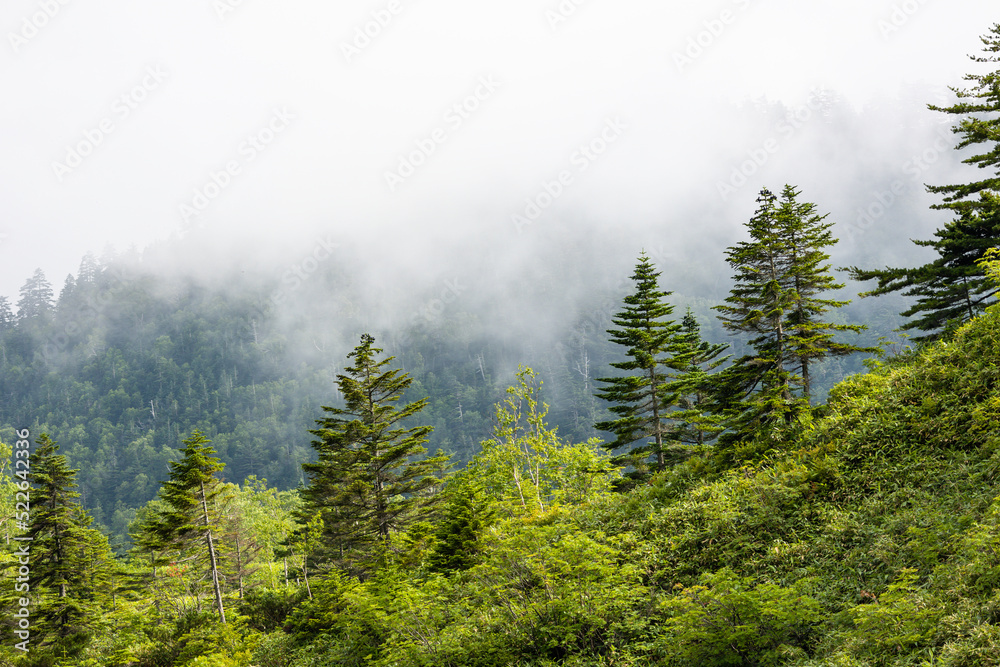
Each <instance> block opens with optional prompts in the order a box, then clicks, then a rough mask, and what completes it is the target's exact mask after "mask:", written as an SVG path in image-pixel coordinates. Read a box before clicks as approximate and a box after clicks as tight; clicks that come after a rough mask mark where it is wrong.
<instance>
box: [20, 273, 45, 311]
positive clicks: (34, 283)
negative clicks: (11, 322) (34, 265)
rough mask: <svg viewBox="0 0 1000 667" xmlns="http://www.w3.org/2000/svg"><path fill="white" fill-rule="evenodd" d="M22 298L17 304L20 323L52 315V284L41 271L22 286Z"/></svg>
mask: <svg viewBox="0 0 1000 667" xmlns="http://www.w3.org/2000/svg"><path fill="white" fill-rule="evenodd" d="M20 294H21V298H20V299H18V302H17V319H18V321H24V320H28V321H30V320H35V319H37V318H39V317H43V316H47V315H50V314H51V313H52V306H53V300H52V284H51V283H49V281H48V280H46V278H45V273H44V272H43V271H42V270H41V269H35V272H34V273H33V274H32V275H31V277H30V278H28V280H27V281H25V283H24V285H22V286H21V292H20Z"/></svg>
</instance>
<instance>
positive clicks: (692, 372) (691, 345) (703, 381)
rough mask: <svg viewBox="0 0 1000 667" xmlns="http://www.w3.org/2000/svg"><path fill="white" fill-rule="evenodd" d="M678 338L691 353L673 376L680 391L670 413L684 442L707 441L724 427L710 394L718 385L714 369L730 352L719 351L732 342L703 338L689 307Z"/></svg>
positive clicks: (704, 442)
mask: <svg viewBox="0 0 1000 667" xmlns="http://www.w3.org/2000/svg"><path fill="white" fill-rule="evenodd" d="M679 341H680V343H681V345H682V347H683V348H684V349H685V350H687V351H688V353H687V354H685V355H683V356H682V358H681V359H680V362H681V365H682V368H681V370H680V372H679V373H677V374H676V375H675V376H674V377H675V381H674V383H673V387H674V388H675V389H676V390H677V393H678V410H677V411H676V412H674V413H672V414H671V418H672V419H674V420H675V421H676V422H677V423H678V435H679V438H680V441H681V442H682V443H685V444H688V445H699V446H700V445H705V444H708V443H710V442H712V441H713V440H714V439H715V438H716V437H717V436H718V435H719V433H720V432H721V431H722V430H723V426H722V419H721V417H720V416H719V415H717V414H714V413H712V411H711V410H712V408H711V406H712V402H711V397H712V392H713V387H714V386H715V374H714V371H715V370H716V369H718V368H719V367H720V366H722V364H724V363H726V361H728V360H729V356H728V355H727V356H724V357H720V356H719V355H721V354H722V353H723V352H724V351H725V350H726V349H728V348H729V345H727V344H725V343H709V342H708V341H705V340H703V339H702V337H701V325H699V324H698V320H697V319H695V316H694V313H692V312H691V309H690V308H688V309H687V312H685V313H684V318H683V319H682V320H681V328H680V333H679Z"/></svg>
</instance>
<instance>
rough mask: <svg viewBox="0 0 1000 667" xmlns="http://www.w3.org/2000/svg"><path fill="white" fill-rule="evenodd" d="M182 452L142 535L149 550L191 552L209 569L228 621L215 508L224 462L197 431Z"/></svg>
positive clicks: (219, 609)
mask: <svg viewBox="0 0 1000 667" xmlns="http://www.w3.org/2000/svg"><path fill="white" fill-rule="evenodd" d="M181 454H182V455H183V456H182V458H181V460H180V461H171V462H170V479H168V480H167V481H165V482H164V483H163V486H162V487H161V488H160V493H159V498H160V499H161V500H162V501H163V503H164V506H163V509H162V510H161V511H160V512H158V513H155V514H153V515H152V516H151V517H149V518H148V520H147V524H146V525H144V526H142V527H141V528H140V530H139V533H140V534H141V535H143V536H144V539H143V542H142V544H143V546H144V548H146V549H148V550H150V551H151V552H153V553H155V552H160V553H161V554H162V552H163V551H165V550H167V549H170V550H173V551H177V552H179V553H181V554H185V555H188V554H190V555H193V557H194V558H195V560H196V561H198V562H200V563H202V564H203V566H204V567H206V568H207V575H208V577H209V581H210V582H211V584H212V593H213V596H214V598H215V608H216V612H217V613H218V615H219V621H220V622H221V623H225V622H226V611H225V606H224V605H223V600H222V587H221V581H220V580H221V575H220V573H219V556H218V545H217V544H216V535H217V534H218V532H219V531H218V528H217V526H216V519H217V513H216V508H215V504H216V502H215V501H216V499H217V498H218V496H219V494H220V492H221V488H220V486H221V483H220V481H219V479H218V478H217V477H216V476H215V474H216V473H217V472H219V471H220V470H222V469H223V467H224V466H223V464H222V462H220V461H219V459H218V458H216V457H215V450H214V449H212V446H211V441H210V440H209V439H208V438H206V437H205V436H204V435H202V433H201V432H200V431H197V430H195V431H194V432H193V433H192V434H191V436H190V437H189V438H188V439H186V440H184V447H183V448H182V449H181Z"/></svg>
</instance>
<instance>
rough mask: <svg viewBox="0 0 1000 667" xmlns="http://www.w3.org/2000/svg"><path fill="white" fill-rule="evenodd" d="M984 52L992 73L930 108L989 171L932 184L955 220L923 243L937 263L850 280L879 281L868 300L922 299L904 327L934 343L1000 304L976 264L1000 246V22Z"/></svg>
mask: <svg viewBox="0 0 1000 667" xmlns="http://www.w3.org/2000/svg"><path fill="white" fill-rule="evenodd" d="M982 42H983V54H982V55H979V56H970V58H971V59H972V60H973V62H976V63H979V64H986V65H993V66H994V69H992V71H988V72H985V73H979V74H968V75H966V76H965V80H966V81H967V82H969V83H970V84H971V85H970V86H969V87H967V88H952V89H951V90H952V92H954V93H955V95H956V97H957V98H958V101H957V102H956V103H955V104H953V105H951V106H947V107H941V106H935V105H928V108H929V109H931V110H932V111H939V112H942V113H946V114H949V115H952V116H956V117H957V118H958V120H957V121H956V124H955V125H954V126H953V127H952V132H953V133H954V134H956V135H958V136H959V137H960V140H959V142H958V145H957V146H956V147H955V148H956V150H961V149H964V148H968V147H976V148H977V150H976V152H975V153H974V154H972V155H970V156H968V157H966V158H965V159H964V160H963V162H964V163H965V164H969V165H974V166H976V167H978V168H979V169H983V170H986V174H987V175H986V176H985V177H983V178H979V179H978V180H974V181H972V182H970V183H961V184H950V185H933V186H928V187H927V190H928V191H929V192H932V193H935V194H939V195H941V196H942V201H941V203H938V204H934V205H933V206H932V207H931V208H934V209H942V210H950V211H953V212H954V214H955V217H954V219H953V220H951V221H950V222H948V223H947V224H946V225H945V226H944V227H943V228H942V229H940V230H938V231H937V232H935V234H934V236H935V237H936V238H935V239H930V240H916V241H914V243H916V244H917V245H919V246H922V247H925V248H932V249H933V250H934V251H935V252H937V254H938V257H937V259H935V260H934V261H932V262H928V263H927V264H924V265H922V266H918V267H913V268H890V267H886V268H884V269H862V268H859V267H856V266H854V267H851V268H850V269H849V270H850V275H851V278H853V279H854V280H858V281H862V282H864V281H869V280H875V281H877V284H876V286H875V287H874V288H872V289H870V290H867V291H865V292H862V293H861V296H863V297H865V296H877V295H881V294H889V293H892V292H902V294H903V295H904V296H910V297H916V300H915V302H914V303H913V305H911V306H910V307H909V308H907V309H906V310H905V311H903V312H902V313H901V314H902V315H903V316H905V317H915V318H916V319H913V320H910V321H909V322H906V323H905V324H904V325H903V326H902V327H901V329H903V330H916V331H920V332H923V334H922V335H921V336H918V337H917V338H916V340H918V341H925V340H933V339H935V338H938V337H940V336H941V335H942V334H943V333H946V332H947V331H948V330H950V329H953V328H954V327H955V326H957V325H958V324H960V323H961V322H964V321H966V320H969V319H971V318H973V317H975V316H976V315H978V314H979V313H981V312H983V310H985V308H986V307H987V306H988V305H990V304H991V303H993V302H994V301H995V296H996V293H997V290H996V287H995V286H994V285H992V284H990V282H989V281H988V280H987V279H986V277H985V276H984V275H983V271H982V269H981V268H980V267H979V266H978V264H977V261H978V260H979V259H981V258H982V257H983V254H984V253H985V252H986V250H987V249H988V248H991V247H993V246H996V245H1000V209H998V203H997V196H998V194H1000V69H996V68H995V65H996V64H997V63H1000V24H994V25H993V27H992V28H991V29H990V31H989V33H987V34H986V35H984V36H983V37H982Z"/></svg>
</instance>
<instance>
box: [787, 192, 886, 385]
mask: <svg viewBox="0 0 1000 667" xmlns="http://www.w3.org/2000/svg"><path fill="white" fill-rule="evenodd" d="M799 194H800V190H798V189H796V188H794V187H792V186H791V185H785V187H784V189H783V190H782V192H781V202H780V205H779V206H778V209H777V210H776V211H775V218H776V221H777V224H778V230H779V233H780V234H781V236H782V237H783V239H784V241H785V243H786V244H787V252H788V267H787V272H788V280H787V282H788V288H789V289H791V290H792V292H791V296H792V305H791V310H790V312H789V313H788V317H787V321H788V347H789V350H790V354H791V356H792V357H793V358H794V364H795V367H796V368H797V370H798V375H799V377H800V378H801V382H802V393H803V395H804V396H805V399H806V401H811V400H812V387H813V383H812V373H811V372H810V365H811V363H812V362H813V361H817V360H822V359H825V358H827V357H842V356H846V355H850V354H854V353H856V352H874V351H875V350H873V349H872V348H865V347H858V346H856V345H850V344H847V343H842V342H839V341H836V340H834V334H836V333H842V332H846V331H849V332H852V333H855V334H858V333H860V332H862V331H864V329H865V327H864V326H861V325H857V324H833V323H831V322H825V321H823V320H822V319H821V316H822V315H824V314H825V313H826V312H828V311H829V310H830V309H833V308H840V307H842V306H846V305H847V304H849V303H850V301H839V300H836V299H828V298H822V295H823V293H825V292H830V291H833V290H838V289H842V288H843V287H844V285H843V284H842V283H838V282H837V281H836V280H835V279H834V277H833V275H832V274H831V273H830V264H829V260H830V255H829V254H828V253H827V252H825V251H824V248H828V247H831V246H833V245H835V244H836V243H837V239H835V238H833V233H832V232H831V231H830V230H831V228H832V227H833V223H829V222H824V221H825V220H826V218H827V216H828V215H829V214H825V215H819V214H818V213H817V212H816V205H815V204H813V203H811V202H799V201H798V199H797V198H798V196H799Z"/></svg>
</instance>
